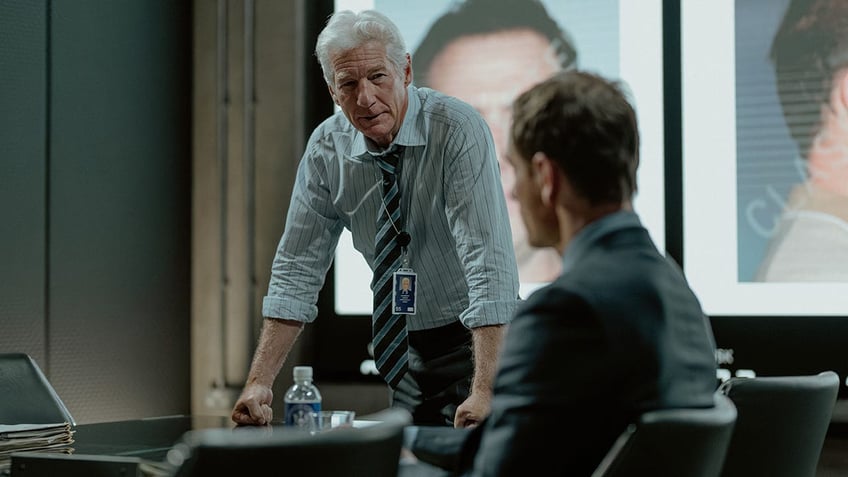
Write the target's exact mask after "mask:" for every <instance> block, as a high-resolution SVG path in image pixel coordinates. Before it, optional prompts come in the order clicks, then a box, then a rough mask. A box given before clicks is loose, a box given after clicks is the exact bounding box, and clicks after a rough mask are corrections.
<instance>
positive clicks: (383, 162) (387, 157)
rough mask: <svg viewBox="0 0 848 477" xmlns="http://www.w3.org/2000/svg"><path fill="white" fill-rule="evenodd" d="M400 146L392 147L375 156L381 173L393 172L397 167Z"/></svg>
mask: <svg viewBox="0 0 848 477" xmlns="http://www.w3.org/2000/svg"><path fill="white" fill-rule="evenodd" d="M400 153H401V149H400V147H394V148H392V149H390V150H389V151H387V152H386V153H385V154H381V155H379V156H375V158H376V159H377V165H379V166H380V169H382V170H383V175H384V176H385V175H386V174H394V173H395V170H396V169H397V166H398V162H399V161H400Z"/></svg>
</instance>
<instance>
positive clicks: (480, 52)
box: [428, 29, 560, 259]
mask: <svg viewBox="0 0 848 477" xmlns="http://www.w3.org/2000/svg"><path fill="white" fill-rule="evenodd" d="M559 69H560V68H559V64H558V62H557V60H556V56H555V55H554V52H553V51H552V49H551V47H550V43H549V42H548V40H547V39H546V38H545V37H544V36H542V35H541V34H539V33H537V32H535V31H532V30H529V29H518V30H507V31H503V32H499V33H492V34H480V35H469V36H465V37H461V38H459V39H458V40H455V41H454V42H453V43H451V44H449V45H448V46H447V47H446V48H445V49H444V50H443V51H442V53H440V54H439V55H438V56H437V57H436V58H435V60H434V61H433V64H432V66H431V67H430V72H429V78H428V80H429V84H430V86H431V87H432V88H433V89H436V90H438V91H441V92H443V93H446V94H449V95H451V96H456V97H457V98H459V99H462V100H463V101H465V102H467V103H469V104H471V105H472V106H474V107H475V108H476V109H477V110H478V111H480V113H481V114H482V115H483V117H484V118H485V120H486V122H487V123H488V125H489V128H490V129H491V130H492V136H493V137H494V140H495V148H496V150H497V153H498V162H499V163H500V168H501V178H502V180H503V188H504V192H505V194H506V199H507V207H508V209H509V219H510V225H511V226H512V235H513V237H512V238H513V245H514V246H515V252H516V256H518V257H519V259H520V257H521V256H522V255H523V254H525V253H528V252H530V250H529V247H528V246H527V231H526V230H525V228H524V225H523V223H522V221H521V219H520V211H519V204H518V202H517V200H516V199H515V198H514V197H513V196H512V195H511V194H510V193H509V191H510V190H511V189H512V187H513V184H514V182H515V180H516V178H515V173H514V171H513V167H512V165H510V163H509V162H508V161H507V160H506V159H505V157H504V155H505V153H506V149H507V138H508V133H509V125H510V110H511V107H512V101H513V100H514V99H515V98H516V97H517V96H518V95H519V94H521V93H522V92H524V91H526V90H527V89H529V88H530V87H531V86H533V85H535V84H537V83H539V82H541V81H543V80H545V79H547V78H548V77H549V76H551V75H553V74H554V73H555V72H557V71H558V70H559Z"/></svg>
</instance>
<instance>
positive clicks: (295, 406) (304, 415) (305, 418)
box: [285, 402, 321, 429]
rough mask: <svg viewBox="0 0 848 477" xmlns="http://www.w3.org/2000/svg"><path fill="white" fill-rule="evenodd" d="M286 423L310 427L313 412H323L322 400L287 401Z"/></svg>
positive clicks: (305, 427)
mask: <svg viewBox="0 0 848 477" xmlns="http://www.w3.org/2000/svg"><path fill="white" fill-rule="evenodd" d="M285 410H286V425H287V426H294V427H302V428H304V429H309V428H310V424H311V423H312V422H311V421H312V413H313V412H321V403H320V402H287V403H286V409H285Z"/></svg>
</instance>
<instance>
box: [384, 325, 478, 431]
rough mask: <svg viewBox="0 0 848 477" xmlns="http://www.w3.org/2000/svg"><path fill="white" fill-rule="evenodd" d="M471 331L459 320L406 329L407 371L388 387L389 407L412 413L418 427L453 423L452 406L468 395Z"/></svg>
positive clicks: (454, 406) (469, 385)
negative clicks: (401, 377) (394, 383)
mask: <svg viewBox="0 0 848 477" xmlns="http://www.w3.org/2000/svg"><path fill="white" fill-rule="evenodd" d="M471 345H472V343H471V330H469V329H468V328H466V327H465V326H464V325H463V324H462V323H461V322H459V321H456V322H455V323H453V324H450V325H445V326H441V327H439V328H433V329H429V330H421V331H410V332H409V371H407V373H406V374H405V375H404V377H403V379H402V380H401V382H400V383H399V384H398V387H397V388H396V389H394V390H392V393H391V396H392V406H394V407H402V408H404V409H406V410H408V411H409V412H410V413H412V421H413V424H415V425H419V426H453V418H454V416H455V415H456V408H457V406H459V405H460V404H461V403H462V402H463V401H465V399H466V398H467V397H468V393H469V392H470V390H471V377H472V376H473V374H474V363H473V362H472V349H471Z"/></svg>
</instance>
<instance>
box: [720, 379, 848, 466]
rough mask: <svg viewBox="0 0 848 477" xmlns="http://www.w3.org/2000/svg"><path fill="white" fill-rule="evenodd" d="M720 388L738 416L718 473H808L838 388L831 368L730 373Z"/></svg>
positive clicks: (819, 444)
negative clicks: (737, 375)
mask: <svg viewBox="0 0 848 477" xmlns="http://www.w3.org/2000/svg"><path fill="white" fill-rule="evenodd" d="M720 391H721V392H723V393H725V394H726V395H727V396H728V397H730V399H732V400H733V402H734V404H735V405H736V409H737V410H738V413H739V416H738V418H737V421H736V427H735V429H734V431H733V438H732V439H731V441H730V447H729V448H728V450H727V458H726V459H725V462H724V469H723V470H722V473H721V475H722V477H742V476H744V477H756V476H769V477H814V476H815V475H816V467H817V465H818V461H819V456H820V455H821V450H822V446H823V445H824V439H825V436H826V434H827V428H828V426H829V425H830V419H831V416H832V414H833V408H834V406H835V404H836V397H837V393H838V391H839V376H837V374H836V373H834V372H832V371H826V372H823V373H819V374H816V375H806V376H772V377H754V378H731V379H729V380H727V381H725V382H724V383H723V384H722V385H721V387H720Z"/></svg>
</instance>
